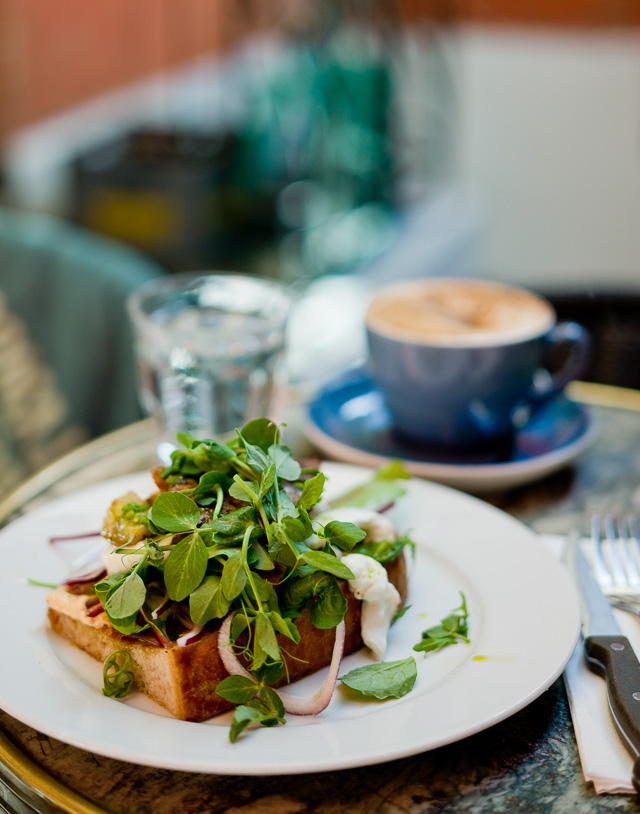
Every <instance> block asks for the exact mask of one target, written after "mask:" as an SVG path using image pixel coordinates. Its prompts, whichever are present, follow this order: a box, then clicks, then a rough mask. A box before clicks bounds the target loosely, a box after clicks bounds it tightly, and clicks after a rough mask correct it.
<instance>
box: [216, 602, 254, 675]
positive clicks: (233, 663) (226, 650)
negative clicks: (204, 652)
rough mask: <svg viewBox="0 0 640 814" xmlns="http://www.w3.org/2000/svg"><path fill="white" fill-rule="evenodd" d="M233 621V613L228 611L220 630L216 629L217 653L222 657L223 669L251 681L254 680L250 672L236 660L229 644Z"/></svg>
mask: <svg viewBox="0 0 640 814" xmlns="http://www.w3.org/2000/svg"><path fill="white" fill-rule="evenodd" d="M232 621H233V613H228V614H227V615H226V616H225V618H224V621H223V622H222V625H221V626H220V630H219V631H218V653H219V654H220V658H221V659H222V663H223V664H224V667H225V670H226V671H227V672H228V673H229V675H232V676H244V677H245V678H249V679H251V680H252V681H253V680H254V678H253V676H252V675H251V673H249V672H248V671H247V670H245V668H244V667H243V666H242V664H240V662H239V661H238V659H237V657H236V655H235V653H234V652H233V646H232V645H231V622H232Z"/></svg>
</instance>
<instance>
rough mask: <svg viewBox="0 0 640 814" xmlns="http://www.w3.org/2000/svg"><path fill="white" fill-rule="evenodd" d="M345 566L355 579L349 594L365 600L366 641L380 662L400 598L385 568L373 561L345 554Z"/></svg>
mask: <svg viewBox="0 0 640 814" xmlns="http://www.w3.org/2000/svg"><path fill="white" fill-rule="evenodd" d="M385 539H388V538H385ZM342 562H343V563H344V564H345V565H346V566H347V568H349V570H350V571H351V572H352V574H353V575H354V579H350V580H349V581H348V583H349V590H350V591H351V593H352V594H353V595H354V596H355V598H356V599H361V600H362V623H361V624H362V628H361V631H362V640H363V641H364V643H365V644H366V645H367V647H369V648H371V650H372V651H373V654H374V656H375V657H376V658H377V659H378V661H380V660H382V658H383V657H384V654H385V650H386V649H387V634H388V632H389V627H390V625H391V620H392V618H393V615H394V613H395V612H396V611H397V610H398V607H399V605H400V602H401V600H400V594H399V593H398V591H397V590H396V588H395V587H394V586H393V585H392V584H391V583H390V582H389V577H388V576H387V571H386V569H385V568H384V566H383V565H381V564H380V563H379V562H378V561H377V560H374V559H373V558H372V557H367V556H366V555H365V554H345V556H344V557H343V558H342Z"/></svg>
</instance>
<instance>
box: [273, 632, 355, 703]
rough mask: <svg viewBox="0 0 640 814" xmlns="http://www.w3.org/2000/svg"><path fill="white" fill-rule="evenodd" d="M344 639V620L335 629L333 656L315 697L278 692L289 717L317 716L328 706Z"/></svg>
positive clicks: (338, 667) (342, 652)
mask: <svg viewBox="0 0 640 814" xmlns="http://www.w3.org/2000/svg"><path fill="white" fill-rule="evenodd" d="M344 637H345V628H344V620H342V622H340V624H339V625H338V626H337V627H336V638H335V641H334V643H333V654H332V656H331V665H330V666H329V672H328V673H327V676H326V678H325V680H324V682H323V683H322V687H320V689H319V690H318V692H317V693H316V694H315V695H312V696H310V697H307V698H300V697H299V696H295V695H291V694H290V693H288V692H283V691H282V690H279V691H278V695H279V696H280V698H281V699H282V703H283V704H284V708H285V711H286V712H289V713H290V714H291V715H318V713H320V712H322V710H324V709H326V708H327V707H328V706H329V702H330V701H331V698H332V697H333V691H334V689H335V686H336V681H337V680H338V671H339V669H340V664H341V662H342V656H343V654H344Z"/></svg>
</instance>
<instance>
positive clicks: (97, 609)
mask: <svg viewBox="0 0 640 814" xmlns="http://www.w3.org/2000/svg"><path fill="white" fill-rule="evenodd" d="M101 613H104V608H103V607H102V605H101V604H100V602H98V604H97V605H92V607H91V609H90V610H88V611H87V616H89V617H90V618H91V619H93V618H94V616H100V614H101Z"/></svg>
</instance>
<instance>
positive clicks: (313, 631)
mask: <svg viewBox="0 0 640 814" xmlns="http://www.w3.org/2000/svg"><path fill="white" fill-rule="evenodd" d="M385 568H386V569H387V573H388V575H389V581H390V582H391V583H392V584H393V585H395V587H396V588H397V590H398V593H399V594H400V597H401V600H402V603H403V604H404V601H405V599H406V596H407V572H406V566H405V558H404V555H403V554H400V555H399V556H398V557H396V558H395V559H394V560H392V561H391V562H389V563H387V564H386V565H385ZM343 591H344V592H345V596H346V597H347V602H348V609H347V613H346V615H345V627H346V631H345V633H346V637H345V650H344V652H345V654H347V653H352V652H353V651H355V650H357V649H358V648H360V647H362V637H361V634H360V616H361V604H362V603H361V602H360V601H359V600H357V599H355V598H354V597H353V595H352V594H351V593H350V592H349V590H348V588H347V586H346V583H345V584H344V585H343ZM88 599H89V597H88V596H86V595H85V596H83V595H76V594H72V593H70V592H69V591H67V590H66V589H65V588H57V589H56V590H54V591H52V592H51V593H50V594H49V596H48V597H47V602H48V605H49V611H48V615H49V621H50V623H51V627H52V628H53V630H54V631H55V632H56V633H59V634H60V635H61V636H64V637H65V638H66V639H69V640H70V641H71V642H72V643H73V644H75V645H76V646H77V647H80V648H81V649H82V650H85V651H86V652H87V653H89V655H91V656H93V658H95V659H98V660H100V661H104V659H105V658H106V657H107V656H108V655H109V654H110V653H113V652H114V650H125V651H126V652H127V653H128V654H129V656H130V657H131V661H130V663H129V667H128V669H129V670H131V671H132V672H133V675H134V686H135V687H136V689H138V690H140V691H142V692H144V693H146V694H147V695H148V696H149V697H150V698H152V699H153V700H154V701H157V702H158V703H159V704H161V705H162V706H164V707H166V708H167V709H168V710H169V712H171V714H172V715H175V717H176V718H181V719H182V720H184V721H204V720H206V719H207V718H210V717H211V716H212V715H217V714H218V713H220V712H224V710H226V709H228V708H229V707H230V706H232V705H231V704H230V703H229V702H228V701H225V700H224V699H223V698H220V696H218V695H216V693H215V689H216V686H217V685H218V683H219V682H220V681H222V679H223V678H226V677H227V676H228V673H227V671H226V670H225V668H224V665H223V664H222V661H221V659H220V655H219V653H218V630H219V626H218V627H216V628H212V629H211V630H207V631H206V632H205V633H204V634H203V635H202V636H201V637H200V638H199V639H197V640H196V641H194V642H192V643H191V644H188V645H186V646H185V647H179V646H178V645H176V644H173V645H172V646H171V647H168V648H164V647H160V646H155V645H153V644H149V643H147V642H144V641H139V640H136V639H134V638H132V637H129V636H123V635H122V634H121V633H119V632H118V631H117V630H115V629H114V628H113V627H112V625H111V623H110V622H109V620H108V619H107V617H106V615H105V614H104V613H103V614H100V615H99V616H94V617H91V616H89V615H88V612H87V607H86V603H87V600H88ZM295 624H296V627H297V628H298V631H299V632H300V642H299V644H297V645H296V644H294V643H293V642H292V641H290V640H289V639H284V638H283V637H281V636H278V639H279V641H280V644H281V646H282V647H283V650H285V651H286V652H287V653H288V654H289V655H288V656H285V658H286V660H287V667H288V672H289V676H290V679H291V680H296V679H299V678H302V677H303V676H305V675H309V674H310V673H313V672H315V671H316V670H319V669H320V668H322V667H325V666H327V665H328V664H329V663H330V662H331V654H332V651H333V643H334V638H335V632H334V630H319V629H318V628H315V627H314V626H313V625H312V624H311V619H310V616H309V614H308V613H305V614H303V615H302V616H300V617H299V618H298V619H296V620H295Z"/></svg>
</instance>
